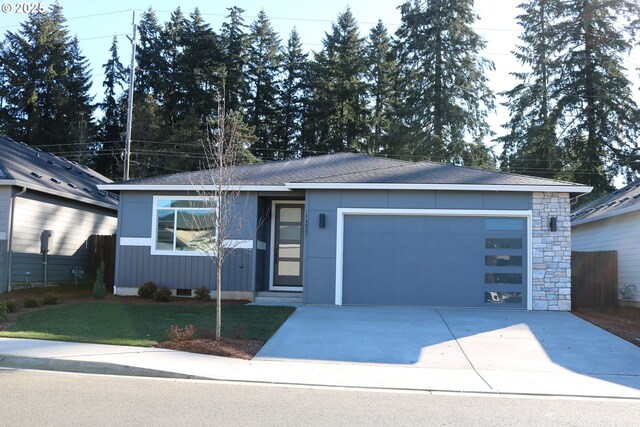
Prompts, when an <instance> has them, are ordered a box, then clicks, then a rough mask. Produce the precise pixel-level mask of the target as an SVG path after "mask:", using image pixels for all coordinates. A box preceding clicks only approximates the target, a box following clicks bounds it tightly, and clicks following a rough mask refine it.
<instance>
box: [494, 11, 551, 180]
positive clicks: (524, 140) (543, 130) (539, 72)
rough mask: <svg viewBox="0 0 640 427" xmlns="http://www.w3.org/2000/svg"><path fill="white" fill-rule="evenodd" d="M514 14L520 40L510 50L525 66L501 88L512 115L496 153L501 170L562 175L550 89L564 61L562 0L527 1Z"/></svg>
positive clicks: (541, 174) (529, 173) (539, 174)
mask: <svg viewBox="0 0 640 427" xmlns="http://www.w3.org/2000/svg"><path fill="white" fill-rule="evenodd" d="M520 8H521V9H522V10H523V12H524V13H522V14H521V15H519V16H518V23H519V24H520V26H521V27H522V29H523V32H522V35H521V36H520V40H521V41H522V43H523V44H521V45H519V46H518V47H517V50H516V51H515V52H514V53H513V54H514V56H515V57H516V59H517V60H518V61H519V62H520V63H521V64H523V65H525V66H526V67H527V68H528V69H529V70H528V71H525V72H517V73H511V74H512V75H513V76H514V77H515V78H516V79H517V80H518V84H517V85H516V86H515V87H514V88H513V89H511V90H509V91H507V92H505V95H506V96H507V98H508V100H507V103H506V106H507V107H508V108H509V111H510V115H511V119H510V121H509V123H508V124H505V125H504V127H505V128H507V129H509V133H508V134H507V135H505V136H503V137H501V138H499V141H500V142H502V143H503V151H502V155H501V157H500V160H501V165H500V166H501V168H502V170H505V171H509V172H517V173H523V174H528V175H538V176H543V177H547V178H560V177H561V168H562V156H561V152H560V148H559V147H558V138H557V133H556V132H557V125H558V120H559V117H558V116H557V114H554V109H555V107H556V103H555V102H553V97H552V95H551V94H552V92H554V91H556V90H557V89H558V84H561V82H560V81H558V79H557V76H558V74H559V73H561V72H562V68H563V64H562V63H560V62H559V61H558V54H559V52H560V50H561V49H562V46H561V45H560V44H558V43H557V42H556V28H555V27H556V25H557V19H556V17H557V15H558V13H559V11H560V10H561V8H562V2H561V1H560V0H530V1H528V2H526V3H522V4H521V5H520Z"/></svg>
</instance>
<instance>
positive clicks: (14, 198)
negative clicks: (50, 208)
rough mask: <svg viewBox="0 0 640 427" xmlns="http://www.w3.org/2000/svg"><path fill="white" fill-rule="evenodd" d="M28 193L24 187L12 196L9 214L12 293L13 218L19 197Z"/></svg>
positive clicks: (8, 271) (9, 273)
mask: <svg viewBox="0 0 640 427" xmlns="http://www.w3.org/2000/svg"><path fill="white" fill-rule="evenodd" d="M26 192H27V187H22V190H20V191H19V192H17V193H16V194H13V195H12V196H11V212H10V213H9V215H10V219H9V247H8V248H7V250H8V252H9V268H8V269H7V292H11V263H12V262H13V261H12V260H11V258H12V256H11V255H12V254H13V217H14V216H15V211H16V198H17V197H18V196H22V195H23V194H24V193H26Z"/></svg>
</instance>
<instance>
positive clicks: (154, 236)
mask: <svg viewBox="0 0 640 427" xmlns="http://www.w3.org/2000/svg"><path fill="white" fill-rule="evenodd" d="M210 199H212V197H206V196H153V214H152V215H151V221H152V223H151V255H172V256H210V255H213V256H216V253H215V252H205V251H202V250H199V249H198V250H195V251H176V250H170V251H167V250H161V249H156V243H157V237H158V203H157V202H158V201H159V200H202V201H206V200H210ZM213 199H214V200H215V199H216V198H215V197H213ZM215 201H216V203H217V200H215ZM161 209H163V208H161ZM169 209H171V208H169ZM195 209H212V208H195ZM217 234H218V229H217V228H216V236H217ZM174 246H175V235H174ZM252 247H253V242H252Z"/></svg>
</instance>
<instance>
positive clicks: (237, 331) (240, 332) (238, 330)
mask: <svg viewBox="0 0 640 427" xmlns="http://www.w3.org/2000/svg"><path fill="white" fill-rule="evenodd" d="M246 333H247V324H246V323H240V324H239V325H236V326H234V327H233V328H231V329H229V335H231V338H233V339H234V340H241V339H243V338H244V336H245V334H246Z"/></svg>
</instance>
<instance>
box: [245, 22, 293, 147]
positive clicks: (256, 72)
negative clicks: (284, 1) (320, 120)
mask: <svg viewBox="0 0 640 427" xmlns="http://www.w3.org/2000/svg"><path fill="white" fill-rule="evenodd" d="M249 40H250V44H249V50H248V62H247V72H246V79H247V81H248V83H249V98H248V102H247V107H248V108H247V113H248V114H247V122H248V124H249V126H251V127H253V128H254V134H255V136H256V141H255V142H254V144H253V149H254V150H253V152H254V153H255V155H257V156H258V157H260V158H263V159H264V158H268V159H278V158H283V157H284V156H285V154H286V153H284V152H282V151H281V150H282V149H283V147H281V146H279V145H278V144H277V141H276V129H277V125H278V119H279V115H280V113H279V108H278V107H279V106H278V103H279V97H280V81H279V75H280V68H281V60H282V53H281V45H280V38H279V37H278V35H277V34H276V32H275V31H274V30H273V28H272V26H271V22H270V21H269V18H268V17H267V15H266V13H265V12H264V10H262V11H260V14H259V15H258V19H257V20H256V21H255V22H254V23H253V24H252V25H251V27H250V33H249Z"/></svg>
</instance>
